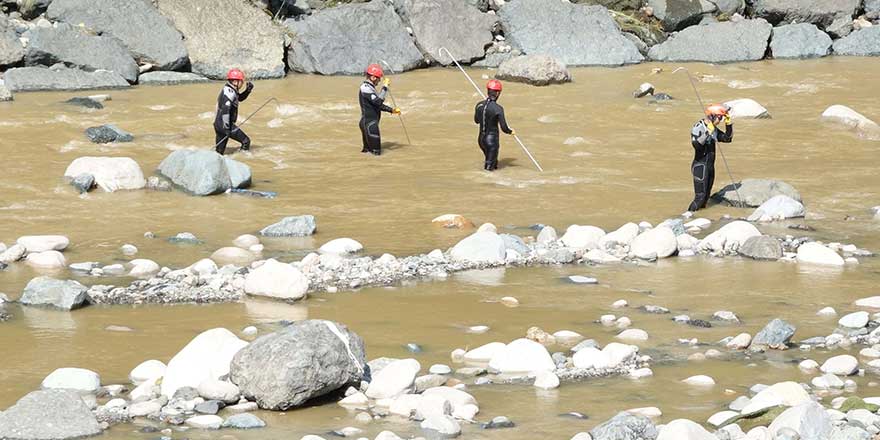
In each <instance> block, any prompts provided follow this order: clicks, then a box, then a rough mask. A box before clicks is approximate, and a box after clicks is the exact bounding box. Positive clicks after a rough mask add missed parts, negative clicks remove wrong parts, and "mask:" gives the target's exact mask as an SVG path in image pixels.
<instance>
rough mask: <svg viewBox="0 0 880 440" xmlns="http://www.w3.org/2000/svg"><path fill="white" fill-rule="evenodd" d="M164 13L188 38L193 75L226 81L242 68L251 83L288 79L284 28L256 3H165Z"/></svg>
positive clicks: (161, 3) (227, 0) (217, 0)
mask: <svg viewBox="0 0 880 440" xmlns="http://www.w3.org/2000/svg"><path fill="white" fill-rule="evenodd" d="M159 11H161V12H162V14H164V15H165V16H167V17H168V18H170V19H171V21H172V22H174V26H175V27H177V29H178V30H180V32H181V33H183V36H184V42H185V44H186V49H187V51H188V52H189V59H190V62H191V63H192V71H193V72H195V73H198V74H200V75H203V76H207V77H208V78H211V79H224V80H225V79H226V72H228V71H229V69H231V68H232V67H237V68H239V69H241V70H243V71H244V73H245V74H246V75H247V76H248V78H251V79H265V78H281V77H283V76H284V38H283V35H282V32H281V28H280V27H278V26H276V25H275V23H273V22H272V17H270V16H269V15H268V14H266V13H265V12H264V11H263V10H261V9H259V8H258V7H257V6H255V5H253V4H252V3H251V2H249V1H247V0H199V1H197V2H193V1H191V0H161V1H159Z"/></svg>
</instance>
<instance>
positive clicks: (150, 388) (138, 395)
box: [128, 377, 161, 409]
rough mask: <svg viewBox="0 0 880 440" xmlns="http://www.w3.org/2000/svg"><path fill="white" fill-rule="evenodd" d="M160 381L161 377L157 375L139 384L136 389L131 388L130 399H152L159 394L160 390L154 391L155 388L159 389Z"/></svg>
mask: <svg viewBox="0 0 880 440" xmlns="http://www.w3.org/2000/svg"><path fill="white" fill-rule="evenodd" d="M158 382H159V378H158V377H157V378H155V379H150V380H148V381H146V382H144V383H142V384H140V385H138V386H137V387H136V388H135V389H133V390H131V393H129V394H128V397H129V399H131V400H132V401H135V400H144V399H152V398H153V397H155V396H156V395H158V392H154V390H156V391H157V390H158V387H157V385H156V384H157V383H158ZM160 409H161V407H160Z"/></svg>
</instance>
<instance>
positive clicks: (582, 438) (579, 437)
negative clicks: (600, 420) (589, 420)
mask: <svg viewBox="0 0 880 440" xmlns="http://www.w3.org/2000/svg"><path fill="white" fill-rule="evenodd" d="M571 440H593V436H591V435H590V433H589V432H579V433H577V434H575V435H574V437H572V438H571Z"/></svg>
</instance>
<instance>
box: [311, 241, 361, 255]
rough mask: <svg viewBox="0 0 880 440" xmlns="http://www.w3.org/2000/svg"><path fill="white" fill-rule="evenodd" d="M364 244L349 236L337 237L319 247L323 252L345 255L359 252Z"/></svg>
mask: <svg viewBox="0 0 880 440" xmlns="http://www.w3.org/2000/svg"><path fill="white" fill-rule="evenodd" d="M363 248H364V246H363V245H362V244H360V243H358V242H357V241H355V240H352V239H350V238H337V239H335V240H330V241H328V242H327V243H324V245H323V246H321V248H320V249H319V250H320V251H321V253H324V254H337V255H346V254H353V253H356V252H360V251H361V250H363Z"/></svg>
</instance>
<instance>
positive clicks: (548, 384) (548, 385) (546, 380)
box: [534, 371, 559, 390]
mask: <svg viewBox="0 0 880 440" xmlns="http://www.w3.org/2000/svg"><path fill="white" fill-rule="evenodd" d="M534 386H535V387H536V388H541V389H544V390H552V389H554V388H559V377H558V376H556V374H554V373H553V372H551V371H541V372H539V373H538V375H537V376H535V383H534Z"/></svg>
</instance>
